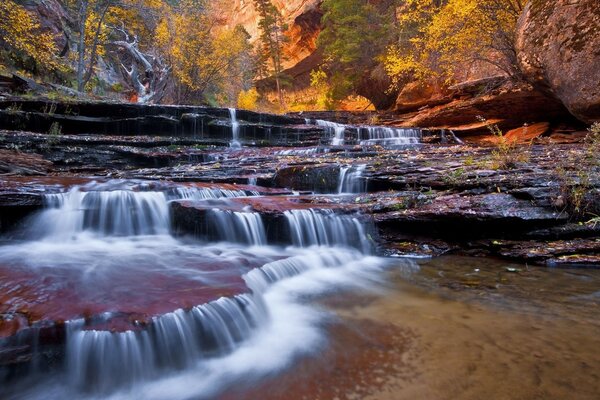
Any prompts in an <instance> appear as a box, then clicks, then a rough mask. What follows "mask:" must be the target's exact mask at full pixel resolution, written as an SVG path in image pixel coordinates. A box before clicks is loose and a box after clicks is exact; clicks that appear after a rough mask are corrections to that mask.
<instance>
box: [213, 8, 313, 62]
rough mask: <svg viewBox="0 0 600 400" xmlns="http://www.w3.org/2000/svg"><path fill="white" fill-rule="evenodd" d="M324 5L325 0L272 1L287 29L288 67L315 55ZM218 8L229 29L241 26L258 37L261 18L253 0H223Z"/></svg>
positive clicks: (286, 51) (253, 37) (251, 34)
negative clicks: (322, 6)
mask: <svg viewBox="0 0 600 400" xmlns="http://www.w3.org/2000/svg"><path fill="white" fill-rule="evenodd" d="M321 3H322V0H291V1H290V0H273V4H274V5H275V6H276V7H277V9H278V10H279V11H280V12H281V15H282V16H283V20H284V22H285V24H287V26H288V39H289V42H288V43H287V45H286V46H285V53H286V60H285V64H284V67H285V68H292V67H294V66H296V65H298V64H299V63H300V62H301V61H302V60H305V59H306V58H308V57H309V56H310V55H311V54H313V53H314V51H315V49H316V40H317V36H319V32H320V27H321V17H322V15H323V13H322V12H321V9H320V6H321ZM219 8H220V10H222V15H223V18H224V21H225V24H226V25H227V26H229V27H234V26H236V25H242V26H243V27H244V28H245V29H246V31H247V32H248V33H249V34H250V36H252V39H253V40H256V39H257V38H258V35H259V32H258V20H259V16H258V14H257V12H256V9H255V8H254V2H253V1H252V0H233V1H227V0H220V5H219Z"/></svg>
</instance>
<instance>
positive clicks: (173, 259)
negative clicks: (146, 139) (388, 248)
mask: <svg viewBox="0 0 600 400" xmlns="http://www.w3.org/2000/svg"><path fill="white" fill-rule="evenodd" d="M133 187H135V188H137V190H132V188H133ZM113 189H114V190H113ZM252 194H253V193H252V192H246V191H242V190H230V189H222V188H196V187H186V186H178V187H176V188H173V187H172V186H165V187H161V186H160V185H159V186H157V185H146V184H137V183H136V185H127V184H123V183H119V184H118V185H115V186H114V187H111V185H110V184H106V185H100V186H93V185H92V186H89V187H86V186H84V187H80V188H73V189H72V190H70V191H69V192H67V193H64V194H53V195H48V196H47V198H46V200H47V209H46V210H45V211H44V212H42V213H41V215H39V216H38V217H37V218H36V221H35V224H34V226H35V228H34V230H37V236H41V237H42V238H41V240H40V241H29V242H25V243H18V244H14V245H9V246H0V268H1V266H2V265H11V266H12V267H11V268H20V269H23V270H25V271H28V270H40V271H45V270H46V271H49V272H50V271H51V272H52V275H49V277H50V278H51V279H54V280H56V282H57V285H50V286H49V287H50V289H48V290H54V289H53V288H55V287H56V290H58V289H60V288H62V287H63V286H68V287H73V288H75V289H76V293H75V294H69V297H67V300H65V301H69V302H70V304H71V308H70V309H69V311H68V312H67V311H65V314H64V315H63V314H60V316H57V318H61V320H65V321H66V323H65V324H64V326H65V327H66V328H65V330H66V335H65V343H64V353H65V357H64V361H63V366H62V369H61V370H60V371H58V375H54V376H52V377H51V378H49V379H48V380H46V379H42V378H36V382H37V383H36V384H35V385H32V386H31V387H30V388H27V389H23V388H20V398H31V399H34V398H36V399H38V398H48V393H52V395H50V397H54V398H84V397H91V398H97V397H98V396H99V397H102V398H104V397H106V395H110V396H111V398H115V399H120V398H123V399H128V398H131V397H132V396H133V397H137V398H144V399H152V398H155V399H164V398H169V399H188V398H210V397H212V396H214V395H216V394H218V393H219V392H220V391H222V390H223V389H224V388H226V387H227V386H228V385H230V384H231V383H232V382H233V381H235V380H237V379H240V376H244V375H245V374H270V373H272V372H273V371H274V370H277V369H279V368H282V367H283V366H285V365H287V364H288V363H289V362H290V360H291V359H293V357H295V356H296V355H298V354H300V353H303V352H307V351H314V350H315V349H318V348H319V346H320V345H321V343H322V334H321V333H320V330H319V325H320V322H319V321H320V319H321V318H323V316H322V315H321V314H320V313H318V312H315V311H314V310H313V309H312V308H311V306H310V305H307V304H303V303H302V302H301V301H300V300H299V299H301V298H302V297H303V296H304V295H306V294H310V293H320V292H322V291H324V290H327V289H328V287H329V286H330V285H332V284H336V285H338V284H343V285H355V284H357V283H360V282H365V279H361V278H359V279H357V278H356V276H359V275H361V274H368V273H372V272H373V271H378V270H379V268H380V267H381V266H382V265H383V261H382V259H379V258H376V257H372V256H370V255H369V254H371V253H372V251H373V247H374V246H373V240H372V238H371V235H370V232H369V229H368V225H366V224H365V223H363V221H362V220H361V218H360V217H357V216H353V215H337V214H335V213H334V212H332V211H329V210H289V211H286V212H285V213H284V216H285V220H286V221H287V223H288V230H289V232H290V237H289V240H290V242H291V243H292V244H293V246H288V247H274V246H268V245H267V235H266V233H265V231H266V230H265V226H264V224H263V221H262V219H261V216H260V215H259V214H258V213H254V212H249V211H230V210H227V209H219V208H217V209H215V210H212V211H210V214H211V215H212V222H210V223H212V224H214V225H213V227H212V230H213V231H214V233H215V236H216V237H215V239H216V240H219V241H223V242H221V243H200V242H191V243H190V242H183V241H181V240H179V239H176V238H174V237H172V236H171V235H170V233H169V227H170V225H171V220H170V218H171V217H170V214H169V201H173V200H180V199H183V200H191V201H201V202H206V201H212V200H213V199H215V198H232V197H243V196H247V195H252ZM65 239H72V240H65ZM49 241H51V243H48V242H49ZM248 245H252V246H253V247H248ZM32 254H35V257H33V256H32ZM48 268H49V269H48ZM369 271H371V272H369ZM50 278H49V279H50ZM61 290H62V289H61ZM57 293H63V292H57ZM63 295H64V294H63ZM47 296H48V298H55V299H56V298H57V296H60V295H57V294H56V293H54V292H50V293H49V294H48V295H47ZM221 296H224V297H221ZM71 298H73V300H71ZM180 298H181V300H178V299H180ZM203 299H206V300H203ZM54 301H58V300H54ZM79 304H81V306H80V307H81V308H80V309H79V308H78V305H79ZM186 304H187V305H186ZM71 309H72V310H71ZM93 310H97V311H93ZM90 313H92V314H90ZM94 313H96V314H94ZM84 315H85V318H84ZM54 368H56V367H54ZM241 379H243V378H241ZM190 382H193V383H192V384H190Z"/></svg>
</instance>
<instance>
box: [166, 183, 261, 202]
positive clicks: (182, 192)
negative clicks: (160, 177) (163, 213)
mask: <svg viewBox="0 0 600 400" xmlns="http://www.w3.org/2000/svg"><path fill="white" fill-rule="evenodd" d="M258 194H259V193H258V192H256V191H245V190H234V189H222V188H197V187H182V186H178V187H176V188H175V189H174V190H172V191H169V193H168V199H169V200H209V199H222V198H235V197H246V196H248V195H250V196H258Z"/></svg>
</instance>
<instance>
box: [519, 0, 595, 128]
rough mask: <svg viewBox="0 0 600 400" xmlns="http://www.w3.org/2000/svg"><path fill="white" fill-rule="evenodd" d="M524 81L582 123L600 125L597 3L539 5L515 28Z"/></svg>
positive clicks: (573, 0)
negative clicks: (541, 91)
mask: <svg viewBox="0 0 600 400" xmlns="http://www.w3.org/2000/svg"><path fill="white" fill-rule="evenodd" d="M516 48H517V55H518V60H519V65H520V68H521V70H522V72H523V75H524V76H525V78H526V79H527V80H528V81H530V82H531V83H533V84H534V85H535V86H536V88H538V89H541V90H544V91H546V92H548V93H551V94H552V95H553V96H555V97H556V98H558V99H560V100H561V101H562V103H563V104H564V105H565V106H566V107H567V109H568V110H569V111H570V112H571V113H572V114H573V115H574V116H576V117H577V118H578V119H580V120H582V121H584V122H587V123H591V122H593V121H600V85H598V82H600V68H599V65H600V6H599V4H598V0H535V1H530V2H529V3H528V5H527V6H526V7H525V10H524V12H523V14H522V15H521V18H520V19H519V22H518V25H517V41H516Z"/></svg>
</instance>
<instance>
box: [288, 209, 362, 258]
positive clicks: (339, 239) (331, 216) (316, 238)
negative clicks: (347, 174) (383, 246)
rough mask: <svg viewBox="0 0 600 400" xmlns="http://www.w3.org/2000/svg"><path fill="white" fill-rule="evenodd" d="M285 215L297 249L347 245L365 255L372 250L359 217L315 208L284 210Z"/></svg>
mask: <svg viewBox="0 0 600 400" xmlns="http://www.w3.org/2000/svg"><path fill="white" fill-rule="evenodd" d="M284 215H285V217H286V219H287V222H288V225H289V228H290V232H291V235H292V243H294V245H296V246H299V247H308V246H347V247H355V248H358V249H360V250H361V251H362V252H363V253H364V254H369V253H370V252H371V251H372V250H373V243H372V238H371V236H370V235H369V234H368V233H367V231H366V227H365V225H364V223H362V222H361V221H360V220H359V219H358V218H357V217H356V216H350V215H337V214H335V213H334V212H333V211H331V210H312V209H309V210H290V211H285V212H284Z"/></svg>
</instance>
